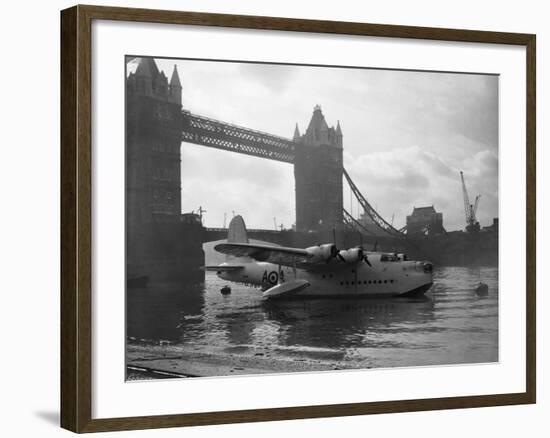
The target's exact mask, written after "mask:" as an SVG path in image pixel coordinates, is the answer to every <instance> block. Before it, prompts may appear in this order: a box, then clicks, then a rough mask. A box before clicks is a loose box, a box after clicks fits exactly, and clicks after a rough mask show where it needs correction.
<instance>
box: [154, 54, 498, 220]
mask: <svg viewBox="0 0 550 438" xmlns="http://www.w3.org/2000/svg"><path fill="white" fill-rule="evenodd" d="M157 64H158V65H159V67H160V68H161V69H163V70H164V71H165V72H166V74H167V75H168V77H170V75H171V73H172V70H173V68H174V65H175V64H177V66H178V71H179V74H180V79H181V82H182V87H183V107H184V108H185V109H187V110H190V111H191V112H194V113H197V114H201V115H204V116H208V117H212V118H215V119H219V120H223V121H226V122H230V123H233V124H237V125H241V126H245V127H249V128H252V129H256V130H260V131H266V132H269V133H272V134H275V135H280V136H283V137H287V138H291V137H292V134H293V132H294V126H295V124H296V123H298V126H299V129H300V131H301V132H302V133H303V132H304V131H305V128H306V127H307V125H308V123H309V120H310V118H311V115H312V111H313V107H314V105H316V104H319V105H321V107H322V110H323V114H324V115H325V118H326V120H327V123H328V124H329V126H333V125H336V122H337V121H338V120H339V121H340V124H341V127H342V131H343V135H344V166H345V168H346V169H347V170H348V172H349V174H350V175H351V177H352V179H353V180H354V181H355V183H356V184H357V186H358V187H359V189H360V190H361V192H362V193H363V194H364V195H365V196H366V197H367V199H368V200H369V202H370V203H371V204H372V205H373V206H376V209H377V210H378V212H379V213H380V214H382V215H383V216H384V217H385V218H386V219H387V220H391V217H392V215H393V216H394V218H395V219H394V226H396V227H397V228H400V227H401V226H403V225H404V224H405V221H406V215H408V214H410V213H411V211H412V209H413V206H425V205H434V206H435V208H436V210H438V211H441V212H442V213H443V220H444V226H445V227H446V229H447V230H455V229H461V228H463V227H464V225H465V218H464V209H463V200H462V199H463V198H462V188H461V184H460V177H459V170H463V171H464V176H465V178H466V184H467V186H468V190H469V193H470V198H471V200H472V201H473V199H474V198H475V196H476V195H477V194H481V201H480V206H479V209H478V218H479V220H480V222H481V224H482V225H488V224H489V223H490V222H491V221H492V218H493V217H497V216H498V77H496V76H489V75H479V74H456V73H433V72H410V71H390V70H369V69H350V68H327V67H309V66H286V65H265V64H246V63H237V62H213V61H190V60H167V59H158V60H157ZM344 204H345V207H346V208H347V209H348V211H353V213H354V215H357V212H358V205H357V203H356V201H351V202H350V194H349V188H348V187H347V186H346V184H344ZM199 205H200V206H202V207H203V208H204V209H205V210H207V213H206V214H205V216H204V217H205V224H206V225H207V226H221V225H222V224H223V220H224V213H227V216H228V218H230V217H231V215H232V214H233V212H235V214H242V215H243V216H244V218H245V221H246V223H247V226H248V227H249V228H271V227H273V218H274V217H276V220H277V223H283V224H284V225H285V226H286V227H289V226H290V225H291V224H293V223H294V221H295V208H294V175H293V168H292V166H291V165H288V164H284V163H277V162H272V161H269V160H263V159H259V158H254V157H248V156H245V155H239V154H234V153H229V152H225V151H220V150H216V149H209V148H206V147H202V146H197V145H193V144H187V143H183V144H182V209H183V211H184V212H185V211H190V210H196V209H197V208H198V207H199Z"/></svg>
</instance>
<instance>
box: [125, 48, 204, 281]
mask: <svg viewBox="0 0 550 438" xmlns="http://www.w3.org/2000/svg"><path fill="white" fill-rule="evenodd" d="M127 61H129V60H127ZM134 65H135V64H134ZM181 91H182V87H181V82H180V78H179V75H178V71H177V68H176V66H174V70H173V72H172V75H171V78H170V80H168V77H167V76H166V75H165V73H164V72H163V71H160V70H159V69H158V67H157V65H156V62H155V60H154V59H153V58H140V59H138V60H137V68H135V71H132V72H130V74H129V75H128V76H127V79H126V251H127V258H128V260H127V262H128V271H132V270H133V271H135V272H136V274H140V275H142V274H146V275H150V276H152V277H157V278H163V279H166V278H170V277H175V276H179V275H180V273H181V272H183V271H184V269H183V268H182V267H183V265H189V266H191V267H192V268H194V267H195V265H197V267H198V266H200V262H201V261H203V254H202V246H201V245H202V243H201V241H200V232H198V231H199V230H200V229H202V226H201V224H200V223H192V224H188V223H185V222H186V217H185V216H182V214H181V168H180V163H181V148H180V146H181V117H182V115H181V106H182V105H181V103H182V99H181V96H182V92H181ZM187 222H189V221H187ZM195 240H196V242H195ZM195 247H196V248H195ZM191 248H192V249H191ZM188 259H189V260H188ZM191 259H192V260H191ZM194 259H197V260H198V261H197V262H195V260H194ZM199 259H200V260H199ZM197 269H198V268H197ZM190 270H192V269H190V268H189V269H188V271H190ZM161 271H162V272H161ZM168 271H170V272H168ZM130 274H131V272H129V275H130Z"/></svg>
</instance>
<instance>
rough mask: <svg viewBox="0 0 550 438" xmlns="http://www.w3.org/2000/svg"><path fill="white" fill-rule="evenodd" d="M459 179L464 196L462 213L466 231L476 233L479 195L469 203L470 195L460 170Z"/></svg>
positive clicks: (477, 228)
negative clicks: (464, 217)
mask: <svg viewBox="0 0 550 438" xmlns="http://www.w3.org/2000/svg"><path fill="white" fill-rule="evenodd" d="M460 179H461V181H462V194H463V196H464V214H465V215H466V231H467V232H468V233H476V232H478V231H479V222H478V220H477V218H476V212H477V207H478V205H479V199H480V198H481V195H477V196H476V200H475V201H474V203H473V204H470V197H469V196H468V190H466V183H465V182H464V174H463V173H462V170H461V171H460Z"/></svg>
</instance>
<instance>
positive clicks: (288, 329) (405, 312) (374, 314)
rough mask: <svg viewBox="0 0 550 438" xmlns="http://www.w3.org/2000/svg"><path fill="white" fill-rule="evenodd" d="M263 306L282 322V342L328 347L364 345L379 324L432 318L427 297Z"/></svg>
mask: <svg viewBox="0 0 550 438" xmlns="http://www.w3.org/2000/svg"><path fill="white" fill-rule="evenodd" d="M262 309H263V311H264V312H265V314H266V317H267V319H269V320H272V321H276V322H277V324H278V325H279V327H280V331H279V337H278V340H279V343H281V344H284V345H310V346H313V347H328V348H348V347H354V346H360V345H365V344H368V334H369V333H370V332H372V331H374V330H376V329H377V328H378V327H387V326H390V325H408V324H411V325H412V324H419V323H423V322H426V321H428V320H430V319H433V302H432V300H431V299H430V298H428V297H423V298H420V299H418V298H416V299H411V298H402V299H349V300H348V299H342V300H339V299H338V300H334V299H332V300H331V299H326V300H300V301H268V302H264V303H263V305H262Z"/></svg>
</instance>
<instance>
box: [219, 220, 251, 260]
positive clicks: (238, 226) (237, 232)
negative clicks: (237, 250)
mask: <svg viewBox="0 0 550 438" xmlns="http://www.w3.org/2000/svg"><path fill="white" fill-rule="evenodd" d="M227 243H248V235H247V232H246V225H245V223H244V219H243V217H242V216H240V215H237V216H233V219H231V222H229V229H228V230H227ZM225 260H226V261H227V262H230V263H235V262H240V263H245V262H248V261H250V260H249V259H248V257H241V258H238V257H234V256H230V255H226V256H225Z"/></svg>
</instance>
